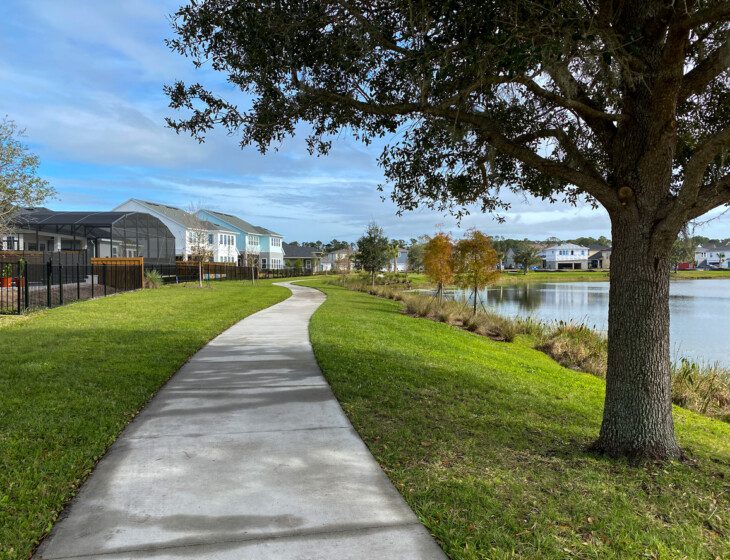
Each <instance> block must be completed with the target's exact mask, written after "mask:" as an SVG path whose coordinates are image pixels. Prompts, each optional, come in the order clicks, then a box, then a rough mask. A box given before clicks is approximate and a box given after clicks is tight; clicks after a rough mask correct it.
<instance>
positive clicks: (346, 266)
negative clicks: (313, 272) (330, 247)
mask: <svg viewBox="0 0 730 560" xmlns="http://www.w3.org/2000/svg"><path fill="white" fill-rule="evenodd" d="M353 255H354V251H353V250H352V249H337V250H336V251H330V252H329V253H327V254H326V255H325V256H324V257H322V260H321V261H320V263H319V266H320V270H321V271H322V272H342V271H345V270H347V271H352V270H354V269H355V263H354V259H353Z"/></svg>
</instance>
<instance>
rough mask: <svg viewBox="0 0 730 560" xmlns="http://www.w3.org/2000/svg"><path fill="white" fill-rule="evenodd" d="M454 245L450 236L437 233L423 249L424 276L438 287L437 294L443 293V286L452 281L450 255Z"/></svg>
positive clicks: (452, 273)
mask: <svg viewBox="0 0 730 560" xmlns="http://www.w3.org/2000/svg"><path fill="white" fill-rule="evenodd" d="M453 251H454V244H453V242H452V240H451V236H450V235H449V234H447V233H443V232H439V233H437V234H436V235H434V236H433V237H432V238H431V239H429V240H428V242H427V243H426V245H425V247H424V249H423V269H424V271H425V272H426V276H428V277H429V279H430V280H431V281H432V282H433V283H434V284H436V286H437V287H438V294H439V296H441V294H442V293H443V291H444V286H446V285H447V284H450V283H451V282H452V280H453V279H454V269H453V267H452V262H451V255H452V253H453Z"/></svg>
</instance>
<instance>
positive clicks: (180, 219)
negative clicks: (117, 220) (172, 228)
mask: <svg viewBox="0 0 730 560" xmlns="http://www.w3.org/2000/svg"><path fill="white" fill-rule="evenodd" d="M132 200H133V201H134V202H137V203H138V204H142V205H143V206H147V207H148V208H150V209H151V210H154V211H155V212H159V213H160V214H162V215H163V216H167V217H168V218H170V219H171V220H173V221H174V222H177V223H178V224H181V225H184V226H192V225H193V222H192V218H195V216H194V215H193V214H191V213H190V212H186V211H185V210H182V209H181V208H178V207H177V206H170V205H168V204H160V203H159V202H150V201H149V200H140V199H138V198H133V199H132ZM197 220H198V221H197V222H195V223H194V225H195V227H200V228H203V229H209V230H211V231H230V230H227V229H226V228H224V227H221V226H219V225H218V224H214V223H213V222H209V221H207V220H201V219H200V218H197Z"/></svg>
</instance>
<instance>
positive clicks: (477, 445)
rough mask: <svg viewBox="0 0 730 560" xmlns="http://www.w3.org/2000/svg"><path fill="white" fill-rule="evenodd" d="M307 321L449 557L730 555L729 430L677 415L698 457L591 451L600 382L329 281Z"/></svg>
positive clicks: (336, 379)
mask: <svg viewBox="0 0 730 560" xmlns="http://www.w3.org/2000/svg"><path fill="white" fill-rule="evenodd" d="M305 285H310V286H313V287H316V288H319V289H321V290H323V291H324V292H325V293H326V294H327V296H328V297H327V301H326V302H325V303H324V304H323V305H322V306H321V307H320V309H319V310H318V311H317V312H316V313H315V315H314V317H313V319H312V323H311V327H310V336H311V339H312V343H313V347H314V351H315V355H316V356H317V360H318V361H319V364H320V366H321V368H322V370H323V372H324V374H325V376H326V378H327V380H328V381H329V383H330V384H331V386H332V388H333V390H334V392H335V395H336V396H337V398H338V400H339V401H340V404H341V405H342V407H343V409H344V410H345V412H346V413H347V415H348V417H349V418H350V420H351V421H352V423H353V425H354V426H355V428H356V429H357V431H358V433H359V434H360V436H361V437H362V438H363V440H364V441H365V442H366V444H367V445H368V447H369V448H370V450H371V452H372V453H373V455H374V456H375V457H376V459H377V460H378V462H379V463H380V465H381V466H382V467H383V469H384V470H385V472H386V473H387V475H388V476H389V477H390V479H391V480H392V481H393V483H394V484H395V485H396V487H397V488H398V489H399V490H400V492H401V493H402V494H403V496H404V497H405V499H406V501H407V502H408V503H409V505H410V506H411V507H412V508H413V509H414V511H415V512H416V514H417V515H418V516H419V518H420V519H421V521H422V522H423V523H424V524H425V525H426V527H428V529H429V530H430V531H431V533H432V534H433V535H434V536H435V537H436V538H437V540H438V541H439V543H440V544H441V545H442V547H443V548H444V550H445V551H446V553H447V554H448V555H449V556H450V557H451V558H452V559H453V560H456V559H469V560H472V559H487V558H488V559H490V560H492V559H503V558H504V559H506V558H534V559H537V558H546V559H558V558H560V559H563V558H586V559H588V558H601V559H604V558H605V559H625V558H654V559H674V558H692V559H695V558H696V559H715V558H728V557H730V516H728V513H727V512H728V511H730V485H729V484H730V426H728V425H727V424H726V423H723V422H720V421H716V420H712V419H709V418H705V417H702V416H700V415H697V414H694V413H692V412H690V411H686V410H682V409H679V408H676V407H675V411H674V414H675V422H676V426H677V433H678V437H679V440H680V443H681V445H682V446H683V447H684V448H685V450H686V451H687V452H688V454H689V456H690V457H691V459H690V460H689V461H687V462H683V463H670V464H666V465H645V466H642V467H635V466H631V465H629V464H627V463H625V462H621V461H618V462H616V461H611V460H607V459H604V458H602V457H598V456H595V455H592V454H589V453H587V452H585V448H586V447H587V445H588V444H589V443H590V442H591V441H592V439H593V438H594V437H595V436H596V434H597V433H598V430H599V427H600V421H601V411H602V402H603V392H604V387H605V386H604V382H603V381H602V380H601V379H599V378H597V377H595V376H592V375H589V374H582V373H577V372H575V371H572V370H567V369H565V368H563V367H561V366H560V365H559V364H557V363H556V362H555V361H554V360H552V359H550V358H549V357H548V356H546V355H545V354H543V353H541V352H539V351H537V350H534V349H532V348H530V347H529V344H527V343H526V342H525V341H524V340H523V339H522V337H517V339H516V340H515V342H513V343H505V342H496V341H492V340H489V339H487V338H484V337H480V336H477V335H474V334H472V333H469V332H465V331H463V330H461V329H458V328H455V327H451V326H449V325H447V324H443V323H437V322H434V321H431V320H427V319H418V318H413V317H410V316H408V315H405V314H403V313H402V312H401V304H400V303H399V302H394V301H391V300H386V299H383V298H378V297H374V296H370V295H366V294H363V293H360V292H354V291H350V290H347V289H346V288H342V287H339V286H334V285H328V284H327V283H326V282H325V281H321V280H320V281H308V282H306V283H305Z"/></svg>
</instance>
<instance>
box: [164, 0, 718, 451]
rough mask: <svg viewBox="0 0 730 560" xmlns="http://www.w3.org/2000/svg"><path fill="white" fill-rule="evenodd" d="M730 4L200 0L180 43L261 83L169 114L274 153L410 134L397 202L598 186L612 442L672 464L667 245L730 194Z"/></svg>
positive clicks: (397, 157) (175, 88)
mask: <svg viewBox="0 0 730 560" xmlns="http://www.w3.org/2000/svg"><path fill="white" fill-rule="evenodd" d="M729 21H730V3H729V2H726V1H713V0H642V1H629V0H491V1H490V0H485V1H466V0H462V1H442V0H418V1H416V0H387V1H386V0H339V1H335V0H333V1H325V0H299V1H297V0H270V1H264V0H259V1H253V0H252V1H244V0H195V1H191V2H190V4H189V5H187V6H184V7H182V8H180V10H179V11H178V12H177V14H176V15H175V16H174V18H173V26H174V29H175V32H176V38H175V39H174V40H172V41H171V42H170V46H171V47H172V48H173V49H175V50H177V51H179V52H180V53H181V54H183V55H186V56H189V57H191V58H192V59H193V61H194V62H195V63H196V64H198V65H203V64H210V65H212V67H213V68H214V69H215V70H218V71H220V72H223V73H225V74H226V75H227V78H228V80H229V81H230V83H231V84H233V85H234V86H236V87H238V88H240V89H241V90H243V91H245V92H247V94H249V95H250V96H251V97H252V98H253V101H252V104H251V106H250V107H247V108H245V109H242V108H239V107H237V106H236V105H235V104H234V103H232V102H231V101H230V98H229V99H228V100H227V99H225V98H223V97H221V96H219V95H217V94H216V93H215V92H213V91H210V90H207V89H206V88H205V87H203V86H201V85H200V84H183V83H176V84H173V85H171V86H169V87H168V93H169V95H170V98H171V106H172V107H173V108H175V109H181V110H186V112H184V113H181V116H180V118H179V119H176V120H171V121H170V124H171V126H173V127H174V128H176V129H177V130H178V131H186V132H189V133H191V134H193V135H194V136H196V137H198V138H200V139H202V138H203V137H204V135H205V133H206V132H207V131H208V130H210V129H211V128H213V127H215V126H222V127H225V128H226V129H228V131H229V132H232V133H237V134H240V136H241V141H242V143H243V144H244V145H247V144H252V143H253V144H256V145H258V146H259V147H260V149H262V150H265V149H266V148H267V147H268V146H269V145H270V144H271V143H272V142H278V141H280V140H282V139H283V138H284V137H286V136H288V135H291V134H293V133H294V131H295V127H296V125H297V123H298V122H300V121H305V122H308V123H310V124H311V127H312V131H313V132H312V135H311V137H310V138H309V140H310V147H311V149H312V150H313V151H319V152H326V151H327V150H328V149H329V140H330V139H331V138H332V134H335V133H338V132H340V131H342V130H346V131H350V132H352V133H353V134H354V135H355V136H356V137H358V138H359V139H361V140H364V141H366V142H369V141H371V140H373V139H374V138H376V137H382V136H383V135H387V137H388V138H395V140H394V141H393V142H391V144H390V145H389V146H388V147H387V148H386V149H385V150H384V152H383V154H382V157H381V164H382V166H383V168H384V171H385V174H386V177H387V179H388V180H389V182H390V183H391V185H392V187H393V194H392V196H393V199H394V200H395V201H396V202H397V203H398V204H399V205H400V207H401V208H402V209H412V208H415V207H416V206H418V205H419V204H426V205H430V206H433V207H436V208H442V209H450V210H452V211H454V212H456V213H460V212H462V211H463V208H464V207H465V206H466V205H473V204H478V205H480V206H481V208H482V209H483V210H484V211H497V212H499V211H500V210H505V209H506V207H507V205H506V203H505V202H504V200H503V198H501V197H500V192H503V191H504V190H505V189H512V190H523V191H527V192H530V193H532V194H535V195H537V196H540V197H544V198H547V199H550V200H557V199H567V200H568V201H578V200H581V199H586V200H588V201H589V202H591V203H593V204H600V205H602V206H603V207H604V208H605V209H606V210H607V211H608V214H609V215H610V218H611V223H612V239H613V253H612V255H611V267H612V271H611V289H610V309H609V363H608V376H607V383H606V401H605V409H604V418H603V425H602V427H601V433H600V436H599V438H598V440H597V442H596V443H595V448H596V449H597V450H601V451H604V452H606V453H609V454H611V455H624V456H632V457H636V458H660V459H662V458H676V457H679V456H680V455H681V451H680V448H679V446H678V445H677V442H676V440H675V436H674V426H673V421H672V409H671V400H670V356H669V306H668V301H669V269H670V265H669V254H670V250H671V247H672V243H673V242H674V240H675V239H676V238H677V234H678V232H679V231H680V229H681V228H682V226H683V225H684V224H685V223H686V222H687V221H689V220H692V219H693V218H696V217H698V216H701V215H703V214H705V213H706V212H708V211H709V210H712V209H713V208H716V207H718V206H722V205H725V204H728V203H729V202H730V173H729V171H730V170H729V169H728V166H729V161H728V159H727V158H726V154H727V150H728V146H729V145H730V103H728V75H727V70H728V65H729V64H730V43H729V42H728V34H729V32H730V31H729V28H730V26H729V23H728V22H729Z"/></svg>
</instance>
